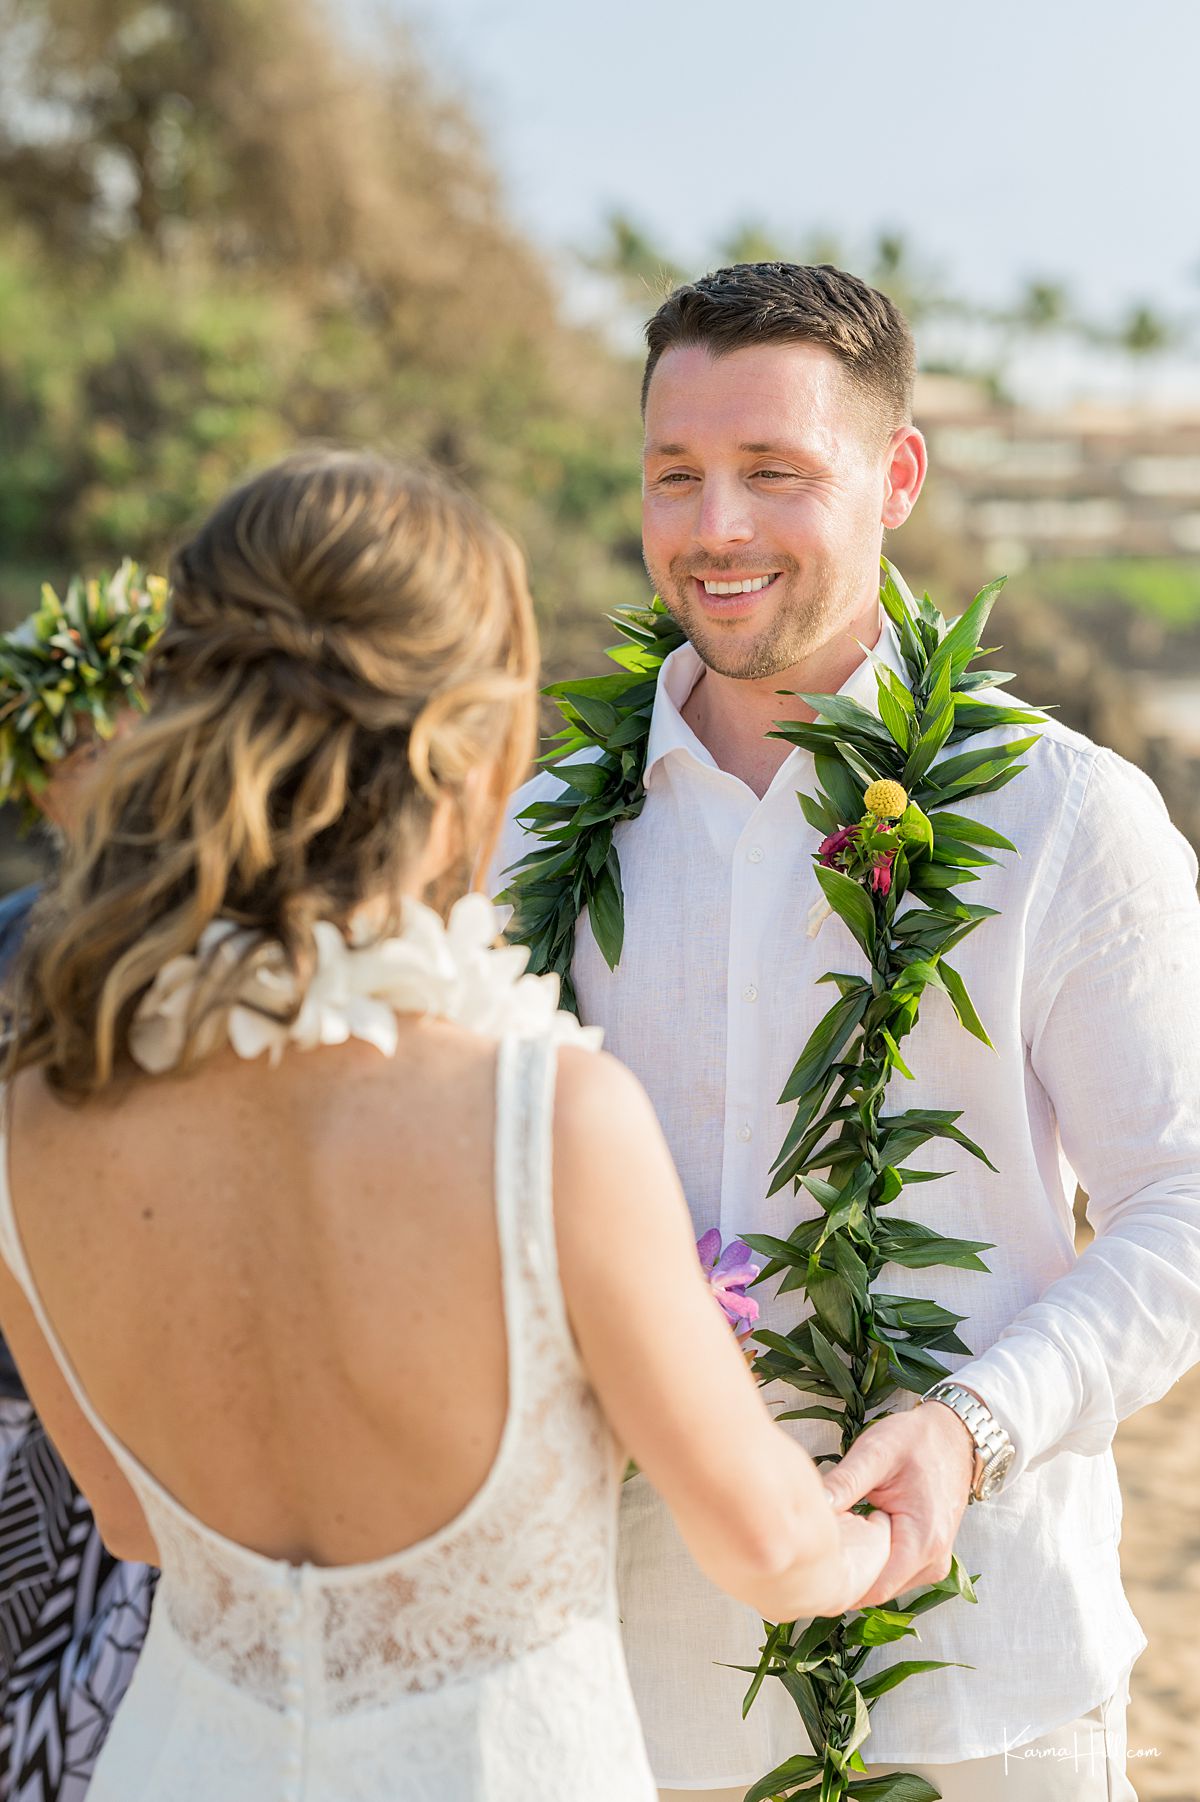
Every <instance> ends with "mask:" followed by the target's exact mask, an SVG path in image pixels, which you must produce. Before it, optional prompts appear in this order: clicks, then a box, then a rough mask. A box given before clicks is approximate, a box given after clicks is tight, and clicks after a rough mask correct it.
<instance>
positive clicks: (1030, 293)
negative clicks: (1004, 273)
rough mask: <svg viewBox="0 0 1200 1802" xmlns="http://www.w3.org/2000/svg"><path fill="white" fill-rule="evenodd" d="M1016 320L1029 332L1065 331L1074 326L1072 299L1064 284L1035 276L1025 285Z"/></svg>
mask: <svg viewBox="0 0 1200 1802" xmlns="http://www.w3.org/2000/svg"><path fill="white" fill-rule="evenodd" d="M1014 318H1015V321H1016V323H1017V324H1018V325H1019V326H1021V327H1022V328H1023V329H1025V330H1026V331H1030V332H1056V331H1062V330H1063V329H1064V328H1065V327H1066V326H1068V325H1069V324H1070V323H1071V304H1070V298H1069V296H1068V293H1067V290H1066V288H1065V286H1064V285H1063V283H1062V282H1056V281H1049V280H1047V279H1046V278H1045V277H1041V276H1038V277H1034V279H1033V280H1031V281H1029V282H1027V283H1026V285H1025V291H1024V293H1023V294H1022V295H1021V297H1020V299H1019V301H1018V303H1017V307H1016V311H1015V314H1014Z"/></svg>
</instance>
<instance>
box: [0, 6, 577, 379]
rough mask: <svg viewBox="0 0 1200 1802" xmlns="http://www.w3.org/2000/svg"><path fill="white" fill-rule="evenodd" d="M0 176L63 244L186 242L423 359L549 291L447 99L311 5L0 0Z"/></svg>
mask: <svg viewBox="0 0 1200 1802" xmlns="http://www.w3.org/2000/svg"><path fill="white" fill-rule="evenodd" d="M0 65H2V66H3V68H4V70H5V78H4V89H3V92H2V95H0V101H2V108H0V190H2V191H3V193H4V195H5V198H6V202H7V206H8V208H9V210H10V213H11V214H12V215H13V216H15V218H16V219H17V220H19V221H21V222H24V223H25V224H26V225H27V226H28V227H29V228H30V230H31V231H32V232H33V233H34V234H35V236H36V237H37V238H38V240H39V241H41V242H42V243H43V245H44V246H45V247H46V248H47V250H48V251H50V252H51V253H53V254H54V255H56V256H59V257H64V258H65V257H70V258H71V259H72V260H73V261H74V262H75V263H76V264H78V261H79V259H81V258H88V257H106V258H108V259H109V260H110V261H111V259H112V257H113V256H114V255H115V254H119V253H120V252H122V251H126V250H129V249H131V248H139V249H142V250H147V249H148V250H151V251H153V252H154V253H155V254H156V255H159V256H163V257H166V256H169V255H182V254H189V253H190V254H197V253H201V254H203V255H205V256H207V257H211V258H214V259H215V260H217V261H219V262H221V263H223V264H225V265H226V266H231V267H238V268H240V269H246V268H256V269H258V270H260V271H261V272H262V273H263V274H265V275H271V276H273V275H278V274H283V273H286V276H287V279H288V281H289V282H293V283H294V282H297V281H299V282H301V283H303V284H304V286H305V287H306V288H307V289H308V290H309V291H311V292H313V293H314V294H319V295H320V296H321V297H322V298H324V299H326V300H332V301H335V302H340V303H344V302H347V301H349V302H352V303H353V304H354V305H355V306H356V307H357V308H358V309H359V311H360V312H361V314H362V315H363V316H364V317H367V318H370V319H372V320H373V321H376V322H382V321H386V322H387V325H388V327H389V328H390V330H391V331H393V332H395V333H400V334H403V335H404V336H405V337H406V338H407V340H408V341H409V343H414V342H417V341H419V342H420V343H421V346H422V351H423V354H425V355H427V356H431V357H434V358H437V357H439V356H445V355H447V354H448V355H449V358H450V360H451V361H455V360H457V356H458V345H459V343H460V341H461V336H462V334H463V333H464V332H470V333H471V334H472V336H474V337H476V338H477V340H479V341H481V342H482V343H484V344H487V343H489V342H494V341H496V340H497V339H504V338H506V337H509V338H511V337H513V336H515V337H517V338H518V339H524V340H525V341H526V342H527V343H530V344H534V343H537V342H538V341H539V340H540V339H541V338H542V337H543V336H544V334H545V332H546V331H547V329H548V328H549V326H550V324H551V321H552V314H553V302H552V297H551V293H550V288H549V284H548V282H547V280H546V278H545V275H544V273H543V270H542V267H541V264H540V261H539V259H538V258H537V256H536V255H535V253H534V252H533V251H532V249H531V247H529V246H528V245H526V244H525V243H524V242H523V241H522V240H521V239H520V238H519V237H518V236H517V234H516V233H515V232H513V231H512V230H511V229H510V228H509V226H508V224H507V222H506V221H505V219H504V217H503V213H502V209H501V206H500V200H499V195H498V191H497V184H496V181H495V178H494V176H493V174H492V172H491V170H490V168H489V166H488V163H487V159H486V157H485V155H484V152H483V149H482V147H481V145H480V143H479V140H478V138H477V135H476V133H475V131H474V129H473V127H472V125H471V123H470V121H469V119H468V118H467V117H466V115H465V114H464V112H463V110H462V108H461V107H460V106H459V105H458V104H457V103H456V102H455V101H454V100H453V99H451V98H449V97H447V96H446V95H444V94H441V93H439V92H438V91H437V89H436V88H435V86H434V84H433V83H432V81H431V80H430V78H429V75H428V72H427V71H426V70H425V69H424V68H422V67H421V66H420V65H419V63H418V62H417V60H416V58H415V57H414V55H413V53H412V47H411V44H410V43H409V42H408V41H407V39H406V38H405V36H404V34H403V33H402V32H400V31H397V32H396V33H394V35H393V36H392V37H391V39H390V40H389V41H387V42H384V43H382V44H380V45H376V46H374V47H373V51H372V55H371V56H370V59H369V60H368V59H367V57H366V56H365V54H363V53H361V52H360V53H358V54H357V55H356V54H355V53H354V52H352V51H351V50H350V49H349V48H348V47H347V46H346V45H344V44H343V43H342V41H341V39H340V38H339V36H338V34H337V33H336V32H335V30H334V29H333V28H332V26H331V24H330V22H329V20H328V18H327V16H326V15H325V13H324V12H323V10H322V9H321V7H320V5H319V4H318V3H317V0H0Z"/></svg>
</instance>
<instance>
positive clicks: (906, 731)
mask: <svg viewBox="0 0 1200 1802" xmlns="http://www.w3.org/2000/svg"><path fill="white" fill-rule="evenodd" d="M875 680H876V682H877V683H878V685H879V717H880V719H881V720H882V721H883V723H884V725H885V726H886V727H887V729H888V731H889V732H890V734H891V736H892V738H893V739H894V740H895V742H896V744H897V745H898V746H899V748H900V750H901V751H904V752H907V751H908V748H909V738H910V720H911V717H912V716H911V714H910V713H906V712H905V710H904V708H903V707H902V706H901V705H900V703H899V701H897V700H896V699H895V697H894V696H893V694H892V691H891V689H890V687H889V686H888V684H887V682H886V680H885V678H884V674H883V671H882V670H879V669H877V670H876V671H875Z"/></svg>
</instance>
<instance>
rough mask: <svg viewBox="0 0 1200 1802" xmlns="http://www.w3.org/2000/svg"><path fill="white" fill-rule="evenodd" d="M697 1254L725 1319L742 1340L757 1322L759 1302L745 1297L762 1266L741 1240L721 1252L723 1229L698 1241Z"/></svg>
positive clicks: (709, 1233) (706, 1234)
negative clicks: (749, 1285)
mask: <svg viewBox="0 0 1200 1802" xmlns="http://www.w3.org/2000/svg"><path fill="white" fill-rule="evenodd" d="M696 1253H697V1256H698V1257H699V1259H700V1267H701V1269H702V1270H703V1272H704V1274H705V1276H706V1277H707V1278H708V1285H709V1288H710V1289H711V1290H712V1292H713V1294H714V1295H715V1297H716V1299H717V1302H718V1303H719V1305H720V1307H721V1309H722V1311H723V1313H724V1315H725V1318H726V1320H728V1322H729V1324H730V1326H732V1328H733V1330H734V1332H735V1333H736V1334H737V1336H738V1338H739V1339H740V1338H742V1337H743V1336H744V1335H745V1334H746V1333H748V1332H750V1330H751V1328H752V1327H753V1326H754V1325H755V1323H756V1322H757V1320H758V1312H759V1309H758V1303H757V1302H756V1301H755V1300H754V1299H753V1297H752V1296H749V1295H747V1294H746V1285H747V1284H748V1283H752V1282H753V1281H754V1279H755V1277H756V1276H757V1275H758V1273H759V1271H760V1270H761V1268H762V1266H761V1264H754V1263H752V1262H751V1252H750V1247H749V1246H748V1245H747V1244H746V1243H745V1241H744V1240H742V1239H731V1240H730V1241H729V1244H728V1245H727V1246H726V1247H725V1249H724V1251H722V1250H721V1230H720V1228H719V1227H716V1226H713V1227H710V1228H709V1230H708V1232H706V1233H705V1235H704V1237H703V1238H702V1239H697V1241H696Z"/></svg>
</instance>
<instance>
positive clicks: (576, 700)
mask: <svg viewBox="0 0 1200 1802" xmlns="http://www.w3.org/2000/svg"><path fill="white" fill-rule="evenodd" d="M597 680H599V681H601V682H619V681H620V680H621V678H620V677H619V676H601V677H598V678H597ZM567 699H568V700H569V702H570V705H571V706H572V707H573V708H574V709H575V711H576V713H577V714H578V715H579V717H580V719H581V720H582V721H583V723H584V725H585V726H586V727H587V728H588V731H589V732H591V733H593V734H594V735H595V737H597V738H607V737H608V735H609V733H610V732H613V731H615V730H616V728H617V725H618V724H619V722H620V717H621V716H620V714H619V713H618V712H617V710H616V708H615V707H613V706H611V705H610V704H609V702H607V701H601V700H598V699H594V698H593V697H591V696H589V695H583V694H580V693H579V685H578V684H573V685H572V692H571V694H570V695H569V696H568V697H567Z"/></svg>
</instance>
